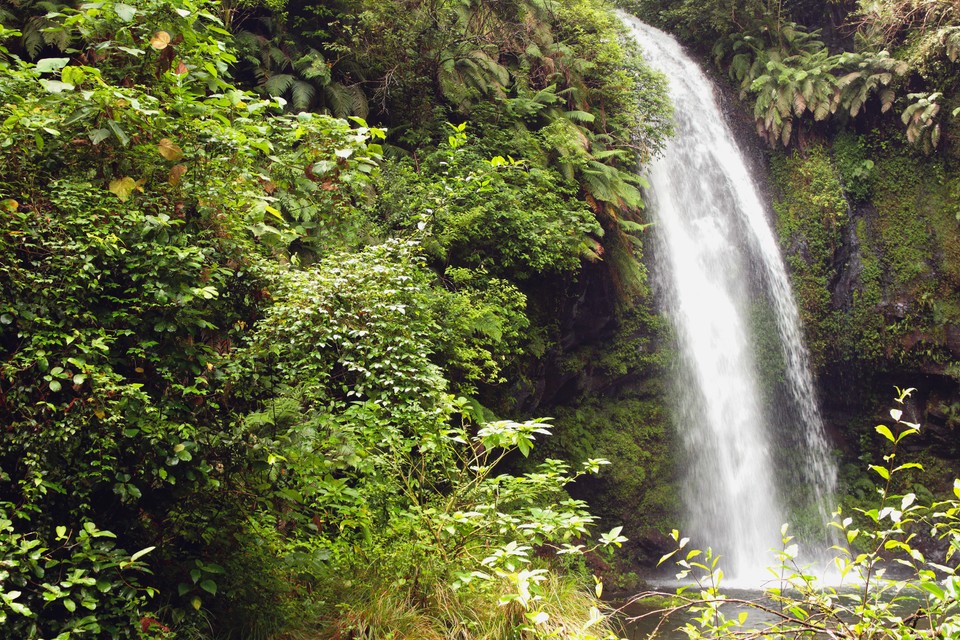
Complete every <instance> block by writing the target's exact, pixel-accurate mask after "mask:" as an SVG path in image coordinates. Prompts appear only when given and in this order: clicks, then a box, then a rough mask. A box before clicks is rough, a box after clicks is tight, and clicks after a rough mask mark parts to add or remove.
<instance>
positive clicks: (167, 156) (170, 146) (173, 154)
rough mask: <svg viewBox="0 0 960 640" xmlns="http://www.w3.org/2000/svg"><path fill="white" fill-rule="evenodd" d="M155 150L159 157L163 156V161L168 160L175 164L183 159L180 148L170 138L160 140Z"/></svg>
mask: <svg viewBox="0 0 960 640" xmlns="http://www.w3.org/2000/svg"><path fill="white" fill-rule="evenodd" d="M157 150H158V151H159V152H160V155H161V156H163V158H164V160H169V161H170V162H176V161H177V160H179V159H181V158H182V157H183V151H182V150H181V149H180V146H179V145H177V144H176V143H175V142H173V140H171V139H170V138H162V139H161V140H160V143H159V144H158V145H157Z"/></svg>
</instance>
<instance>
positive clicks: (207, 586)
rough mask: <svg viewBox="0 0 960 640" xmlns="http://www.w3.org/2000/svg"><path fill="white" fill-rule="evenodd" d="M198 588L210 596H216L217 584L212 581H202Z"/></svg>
mask: <svg viewBox="0 0 960 640" xmlns="http://www.w3.org/2000/svg"><path fill="white" fill-rule="evenodd" d="M200 588H201V589H203V590H204V591H206V592H207V593H209V594H210V595H212V596H215V595H217V583H216V582H214V581H213V580H204V581H202V582H201V583H200Z"/></svg>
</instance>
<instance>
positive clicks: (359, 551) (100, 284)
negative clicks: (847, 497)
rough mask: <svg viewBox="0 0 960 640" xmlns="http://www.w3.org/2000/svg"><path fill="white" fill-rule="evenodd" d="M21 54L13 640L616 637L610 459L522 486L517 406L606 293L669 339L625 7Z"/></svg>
mask: <svg viewBox="0 0 960 640" xmlns="http://www.w3.org/2000/svg"><path fill="white" fill-rule="evenodd" d="M0 23H2V27H0V71H2V75H0V122H2V125H0V127H2V136H0V140H2V142H0V144H2V146H3V157H2V159H0V208H2V214H0V215H2V227H0V267H2V268H0V414H2V415H3V416H4V420H3V425H2V429H0V469H2V471H0V531H2V536H0V635H3V636H4V637H11V638H13V637H17V638H47V639H51V638H58V639H66V638H80V637H90V638H100V637H112V638H136V637H150V638H159V637H163V638H190V637H222V638H232V637H237V638H240V637H280V636H285V637H298V636H309V637H355V638H356V637H365V638H381V637H417V638H431V637H436V638H446V637H464V638H466V637H477V638H479V637H489V638H507V637H518V634H522V635H523V636H524V637H565V638H592V637H605V636H606V635H608V634H609V633H610V630H611V627H610V625H609V622H608V621H606V620H605V616H604V614H603V613H601V608H602V605H600V604H599V602H598V597H599V595H600V593H601V587H600V584H601V583H600V582H599V578H597V582H596V583H595V582H594V579H593V578H591V573H592V571H591V569H588V563H587V561H586V560H585V558H587V560H589V564H590V565H591V566H597V565H602V564H603V560H602V557H605V556H606V555H607V553H608V552H609V551H610V550H612V549H613V548H615V547H618V546H620V545H621V544H622V543H623V542H624V538H623V536H621V535H619V529H617V528H614V529H613V530H612V531H609V532H608V533H602V532H601V531H599V530H598V527H597V523H596V517H594V516H592V515H590V513H589V512H588V510H587V505H586V503H585V502H583V501H582V500H579V499H573V498H571V497H570V496H569V495H568V494H567V487H568V486H569V485H571V483H572V482H573V481H574V480H576V479H577V478H579V477H581V476H583V475H591V474H597V473H599V472H600V470H601V468H602V467H603V466H604V465H605V463H606V461H605V460H603V459H602V458H601V457H600V456H601V454H602V448H601V447H592V446H591V447H581V448H580V450H579V451H577V452H576V453H577V455H575V456H565V459H564V460H560V459H557V458H548V457H545V456H543V455H541V456H540V457H539V458H536V461H533V460H534V458H531V462H529V463H527V464H521V461H522V460H523V459H524V458H526V457H527V456H528V455H529V454H530V451H531V449H532V448H533V446H534V444H536V445H537V446H538V447H539V446H540V444H541V441H542V440H543V439H544V438H545V437H546V436H548V435H549V434H550V431H551V429H552V427H551V425H550V423H549V422H547V421H544V420H540V419H535V418H534V417H533V415H531V412H532V411H533V410H535V409H537V408H539V407H540V406H541V403H539V402H537V401H532V402H527V403H526V405H525V406H524V405H523V403H521V402H520V401H517V400H516V398H517V396H518V395H522V394H521V393H518V390H520V389H527V388H532V387H534V386H535V384H536V383H535V381H534V380H533V378H534V376H535V373H531V372H535V371H536V368H537V367H538V366H541V365H540V364H538V363H540V362H542V361H543V359H544V358H553V359H555V360H559V359H563V358H574V357H576V353H575V351H576V350H575V349H574V350H568V351H570V353H567V351H565V350H564V348H563V347H562V345H561V342H562V339H563V335H564V333H563V331H564V329H563V327H562V326H560V324H559V323H558V318H561V317H562V316H563V313H564V309H566V308H568V307H569V306H570V305H571V304H572V301H573V300H575V299H576V296H578V295H581V294H582V292H583V291H584V289H585V287H586V283H585V281H584V282H581V281H580V278H581V276H583V277H584V279H586V278H587V275H586V273H587V272H586V271H585V270H586V269H587V268H590V269H592V270H593V271H592V273H594V274H598V273H599V274H604V275H602V276H597V275H593V276H589V277H592V278H594V279H597V278H599V277H602V278H605V279H610V278H615V279H616V281H617V282H619V283H620V284H619V286H618V292H619V293H618V294H617V298H618V299H619V300H620V302H619V303H617V307H618V308H619V309H620V311H618V312H617V313H623V314H624V316H625V317H627V316H629V315H630V314H631V313H632V314H633V317H635V318H636V320H634V322H640V323H641V324H642V325H644V326H647V325H650V326H654V325H655V324H656V323H655V321H654V320H653V319H652V317H649V315H648V314H647V312H645V311H642V310H637V309H638V308H637V307H636V303H637V302H638V301H640V300H642V299H645V298H646V297H647V296H649V293H648V291H647V289H646V286H645V282H644V277H645V276H644V273H645V272H644V270H643V268H642V265H641V263H640V262H639V258H640V256H641V255H642V254H641V252H640V240H639V236H638V233H639V231H640V230H641V228H642V226H641V225H640V224H639V222H640V221H642V218H641V217H640V216H641V208H642V199H641V195H640V191H639V187H640V186H641V184H642V181H641V180H640V179H639V178H638V177H636V174H635V172H634V171H633V168H634V166H635V164H636V163H637V162H638V161H641V160H643V159H645V158H647V157H648V156H649V154H651V153H652V152H654V151H655V150H656V149H657V148H658V146H659V145H660V144H661V142H662V139H663V137H664V135H666V133H667V130H668V125H667V120H668V119H667V115H668V107H667V105H666V100H665V98H664V96H663V91H662V83H663V81H662V79H661V78H659V77H658V76H656V75H655V74H653V73H651V72H650V71H648V70H647V69H646V68H645V67H644V66H643V64H642V62H641V61H640V59H639V58H638V57H637V55H636V53H635V52H634V51H633V50H632V49H630V48H629V47H628V46H627V45H626V44H625V43H623V42H621V40H620V39H619V37H618V35H617V34H618V29H619V27H618V23H617V21H616V20H615V18H614V17H613V16H612V14H611V13H610V10H609V7H607V6H606V5H604V4H602V3H601V2H599V1H597V0H564V1H563V2H554V3H542V2H539V1H537V0H508V1H506V2H499V1H498V2H459V1H457V2H400V1H396V2H393V1H388V2H383V1H382V0H378V1H376V2H373V1H371V2H366V1H363V0H360V1H356V2H346V1H345V2H333V3H324V4H322V5H313V4H305V3H297V2H290V3H288V4H283V3H259V4H258V3H239V4H234V3H230V2H218V1H214V0H131V1H129V2H117V1H114V0H105V1H102V2H90V3H82V4H81V3H73V2H63V3H59V2H53V3H51V2H33V1H32V0H21V1H17V2H14V3H12V4H7V5H5V6H4V8H0ZM346 117H350V119H349V120H346V119H343V118H346ZM585 265H587V266H585ZM558 292H559V294H558ZM611 309H614V306H613V305H612V306H611ZM631 309H633V310H634V311H631ZM651 335H653V334H652V333H650V332H647V334H645V335H644V336H642V337H640V336H638V337H637V338H636V339H637V340H644V341H648V340H650V336H651ZM654 360H655V358H654ZM652 362H653V361H651V363H652ZM626 366H629V367H631V368H634V369H635V368H636V367H638V366H654V364H650V365H646V364H643V363H624V362H621V363H619V364H618V363H614V362H611V364H610V367H614V368H617V367H619V368H622V367H626ZM508 379H509V380H511V381H513V382H512V385H511V386H507V384H506V382H507V380H508ZM511 399H513V400H511ZM509 415H514V416H515V417H519V418H521V421H519V422H515V421H511V420H507V419H504V418H505V417H507V416H509ZM655 428H657V427H656V425H655ZM658 437H661V438H662V435H661V436H658ZM535 439H536V442H535ZM585 449H589V452H588V451H585ZM594 449H598V452H597V453H596V454H593V453H592V451H593V450H594ZM561 453H568V452H562V451H561ZM628 453H629V452H628ZM506 458H510V459H512V460H513V463H512V464H511V468H513V469H514V471H513V473H512V474H508V473H507V467H506V466H505V464H504V461H505V459H506Z"/></svg>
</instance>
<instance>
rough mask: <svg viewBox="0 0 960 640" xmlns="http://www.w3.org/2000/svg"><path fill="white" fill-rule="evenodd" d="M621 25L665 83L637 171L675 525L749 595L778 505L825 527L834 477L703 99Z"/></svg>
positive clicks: (771, 248) (749, 216)
mask: <svg viewBox="0 0 960 640" xmlns="http://www.w3.org/2000/svg"><path fill="white" fill-rule="evenodd" d="M622 18H623V20H624V21H625V22H626V24H627V25H628V27H629V28H630V29H631V30H632V32H633V34H634V37H635V38H636V39H637V41H638V42H639V44H640V46H641V48H642V49H643V51H644V57H645V59H646V60H647V62H648V63H649V64H650V66H651V67H653V68H654V69H657V70H659V71H661V72H663V73H664V74H665V75H666V76H667V78H668V81H669V87H670V97H671V99H672V101H673V105H674V111H675V115H674V128H675V135H674V137H673V138H672V139H671V140H670V141H669V143H668V145H667V147H666V149H665V150H664V153H663V155H662V157H660V158H658V159H656V160H655V161H654V162H652V163H651V165H650V166H649V175H648V178H649V181H650V185H651V186H650V188H649V190H648V194H647V200H648V205H649V206H650V208H651V210H652V211H653V212H654V216H655V220H656V225H655V227H654V228H655V229H656V235H657V239H658V247H657V261H658V268H657V269H658V286H659V287H660V288H661V289H662V293H663V295H662V296H661V297H662V298H663V299H664V301H665V303H666V305H667V307H668V312H669V315H670V317H671V319H672V321H673V325H674V328H675V330H676V334H677V339H678V343H679V349H680V356H681V369H682V372H681V373H680V374H679V379H678V385H677V386H678V390H677V394H676V397H677V403H678V411H677V414H678V416H679V419H680V421H681V424H679V425H678V427H679V431H680V433H681V434H682V438H683V440H684V443H685V446H686V451H687V453H688V456H689V459H688V461H687V467H688V470H687V471H686V472H685V474H686V476H687V484H686V487H685V499H686V505H687V511H688V521H687V527H688V528H689V531H690V533H691V535H692V536H693V537H694V538H695V540H696V542H697V543H698V544H700V545H702V546H707V545H709V546H711V547H712V548H713V549H714V551H715V552H717V553H719V554H721V555H722V556H723V558H724V559H723V560H721V566H722V567H724V571H725V573H726V574H727V576H729V577H730V578H732V579H734V580H735V581H736V582H738V583H743V584H754V585H758V584H759V583H760V582H761V581H763V580H765V579H768V578H769V577H770V575H769V573H768V572H767V571H766V567H768V566H770V565H771V564H772V562H773V556H772V554H771V552H770V550H771V549H773V548H778V547H779V546H780V537H781V536H780V527H781V524H782V523H783V522H784V521H785V519H786V516H787V515H788V514H787V513H785V511H786V508H785V507H784V505H785V500H784V496H785V494H788V493H789V494H790V495H791V496H796V495H798V494H799V495H801V496H802V497H801V498H800V500H801V501H805V502H808V503H809V504H811V505H814V506H815V509H814V511H815V515H816V516H818V517H819V518H820V522H821V523H822V522H826V520H827V518H828V515H829V507H828V505H830V501H831V500H832V494H833V490H834V485H835V482H836V471H835V469H834V466H833V464H832V460H831V457H830V455H829V453H830V452H829V449H828V446H827V443H826V440H825V438H824V432H823V423H822V421H821V418H820V414H819V411H818V409H817V404H816V397H815V391H814V387H813V382H812V379H811V375H810V371H809V366H808V358H807V353H806V349H805V347H804V345H803V342H802V334H801V330H800V321H799V317H798V314H797V309H796V307H795V305H794V303H793V299H792V295H791V291H790V285H789V281H788V279H787V275H786V271H785V268H784V265H783V261H782V259H781V257H780V252H779V248H778V246H777V243H776V241H775V239H774V236H773V233H772V231H771V229H770V225H769V223H768V220H767V215H766V211H765V208H764V206H763V204H762V203H761V199H760V196H759V194H758V191H757V187H756V185H755V184H754V181H753V179H752V178H751V175H750V172H749V170H748V169H747V166H746V162H745V160H744V158H743V156H742V154H741V153H740V150H739V149H738V148H737V146H736V143H735V141H734V139H733V136H732V134H731V132H730V130H729V128H728V127H727V125H726V123H725V122H724V119H723V116H722V114H721V111H720V109H719V106H718V104H717V102H716V100H715V98H714V91H713V87H712V85H711V84H710V82H709V80H707V78H706V76H705V75H704V74H703V73H702V72H701V70H700V68H699V67H698V65H697V64H696V63H695V62H694V61H693V60H691V59H690V58H689V57H687V55H686V54H685V53H684V52H683V50H682V49H681V47H680V46H679V45H678V44H677V42H676V41H674V40H673V38H671V37H670V36H668V35H667V34H665V33H663V32H661V31H659V30H657V29H654V28H653V27H650V26H648V25H646V24H643V23H642V22H640V21H638V20H636V19H635V18H633V17H631V16H627V15H626V14H623V15H622ZM765 317H766V318H771V317H772V318H773V320H772V321H771V322H770V323H769V324H770V325H771V329H772V327H773V325H774V324H775V329H772V330H771V331H770V332H769V333H772V334H774V338H773V340H774V341H775V342H778V343H779V350H777V349H774V351H775V352H776V351H779V356H780V358H779V360H780V362H779V366H778V367H777V375H778V376H779V379H777V380H770V379H768V378H767V377H761V375H760V371H761V363H760V361H759V357H758V355H757V350H756V345H757V344H758V337H759V336H758V331H757V326H758V324H760V322H759V320H758V319H762V318H765ZM767 357H768V359H769V355H768V356H767ZM797 434H802V435H799V436H798V435H797ZM797 468H799V470H800V471H799V472H798V474H794V476H793V477H787V478H784V477H783V475H784V472H785V471H788V470H789V469H797ZM798 487H799V488H801V489H802V490H800V491H798ZM791 507H792V508H793V509H796V507H797V505H796V498H794V504H792V505H791Z"/></svg>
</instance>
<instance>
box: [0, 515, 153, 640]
mask: <svg viewBox="0 0 960 640" xmlns="http://www.w3.org/2000/svg"><path fill="white" fill-rule="evenodd" d="M8 506H9V505H4V507H3V508H2V509H0V557H2V558H3V562H2V564H0V629H2V630H3V631H4V633H6V634H11V635H9V636H8V637H17V638H23V639H24V640H30V639H33V638H56V639H57V640H67V639H68V638H74V637H80V638H82V637H101V638H107V637H109V638H140V637H142V636H141V635H140V631H141V619H142V620H148V621H149V620H151V618H148V617H146V616H143V612H144V610H145V605H146V602H147V599H148V596H152V595H153V590H152V589H150V588H142V587H140V585H139V584H138V582H137V575H136V574H137V573H142V572H144V571H145V565H144V564H143V563H142V562H141V561H140V560H139V558H141V557H143V556H144V555H146V554H147V553H149V552H150V551H151V550H152V547H151V548H148V549H143V550H142V551H138V552H137V553H135V554H134V555H133V556H130V555H128V554H127V553H126V552H124V551H123V550H122V549H119V548H117V547H116V545H115V543H114V542H113V540H114V539H115V538H116V536H115V535H114V534H113V533H111V532H109V531H102V530H100V529H98V528H97V527H96V525H94V523H92V522H89V521H88V522H84V523H83V525H82V527H80V528H78V530H77V531H68V530H67V527H65V526H58V527H56V529H55V534H54V535H55V537H54V536H51V539H50V541H49V542H48V541H45V540H43V539H42V538H40V537H39V536H38V535H37V534H36V533H22V532H21V531H18V530H17V529H16V528H14V523H13V521H11V520H10V519H8V517H7V516H8V514H9V512H8V510H7V507H8ZM149 626H150V625H149V622H148V623H147V624H146V625H144V626H143V628H142V630H143V631H146V630H147V628H149Z"/></svg>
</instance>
